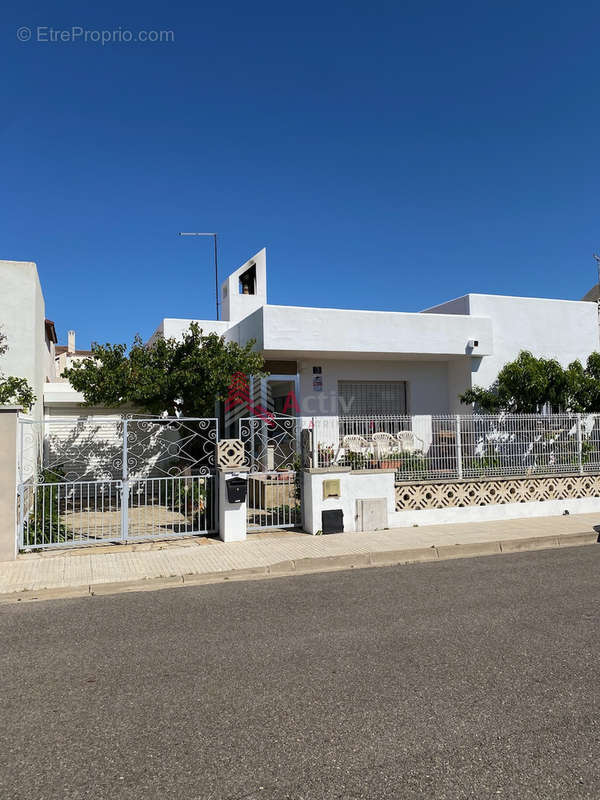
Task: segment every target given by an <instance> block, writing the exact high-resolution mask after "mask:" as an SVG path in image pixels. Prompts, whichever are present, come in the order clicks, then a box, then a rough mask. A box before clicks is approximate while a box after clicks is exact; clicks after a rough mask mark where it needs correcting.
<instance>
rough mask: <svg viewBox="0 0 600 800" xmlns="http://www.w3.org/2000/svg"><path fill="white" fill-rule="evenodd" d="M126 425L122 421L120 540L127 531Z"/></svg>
mask: <svg viewBox="0 0 600 800" xmlns="http://www.w3.org/2000/svg"><path fill="white" fill-rule="evenodd" d="M127 423H128V420H127V418H125V419H124V420H123V471H122V483H121V539H127V534H128V530H129V470H128V468H127Z"/></svg>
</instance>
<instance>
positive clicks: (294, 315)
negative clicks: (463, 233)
mask: <svg viewBox="0 0 600 800" xmlns="http://www.w3.org/2000/svg"><path fill="white" fill-rule="evenodd" d="M263 326H264V349H265V350H266V351H274V352H278V351H288V352H293V351H295V352H297V353H298V354H302V353H307V354H308V353H322V354H323V355H325V354H330V356H335V355H343V354H345V353H368V354H388V353H389V354H413V355H414V354H416V355H433V356H443V355H465V354H466V352H467V342H468V341H469V339H477V340H478V341H479V346H478V349H477V353H478V354H479V355H483V354H486V353H490V352H492V346H493V342H492V325H491V321H490V320H489V319H487V318H485V317H483V318H478V317H475V316H461V315H456V314H452V313H450V314H446V315H444V314H438V315H436V316H433V315H432V314H408V313H404V312H391V311H390V312H388V311H348V310H340V309H335V308H300V307H296V306H271V305H268V306H265V307H264V309H263Z"/></svg>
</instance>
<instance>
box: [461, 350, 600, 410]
mask: <svg viewBox="0 0 600 800" xmlns="http://www.w3.org/2000/svg"><path fill="white" fill-rule="evenodd" d="M460 401H461V402H462V403H465V404H470V403H474V404H475V405H476V407H477V408H478V409H480V410H482V411H487V412H489V413H497V412H498V411H508V412H512V413H514V414H536V413H539V412H540V411H541V410H542V408H543V407H544V406H549V407H550V408H551V409H552V411H554V412H558V411H573V412H593V411H600V353H592V354H591V355H590V357H589V358H588V360H587V364H586V367H585V368H584V367H583V366H582V365H581V362H579V361H573V363H571V364H569V366H568V367H567V368H566V369H564V368H563V367H562V366H561V365H560V364H559V363H558V361H556V360H555V359H553V358H536V357H535V356H533V355H532V354H531V353H529V352H528V351H526V350H522V351H521V352H520V353H519V355H518V357H517V358H516V359H515V360H514V361H511V362H509V363H508V364H505V365H504V367H502V369H501V370H500V372H499V373H498V378H497V379H496V381H495V382H494V383H493V384H492V386H490V387H489V388H487V389H484V388H482V387H480V386H474V387H473V388H472V389H468V390H467V391H466V392H465V393H464V394H462V395H460Z"/></svg>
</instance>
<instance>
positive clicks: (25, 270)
mask: <svg viewBox="0 0 600 800" xmlns="http://www.w3.org/2000/svg"><path fill="white" fill-rule="evenodd" d="M0 328H1V329H2V331H3V332H4V333H5V334H6V344H7V345H8V351H7V353H6V354H5V355H4V356H2V357H1V358H0V371H2V372H3V373H4V374H5V375H14V376H16V377H19V378H27V380H28V381H29V383H30V385H31V387H32V388H33V391H34V393H35V396H36V402H35V404H34V406H33V408H32V409H31V414H32V416H34V417H36V418H38V419H41V418H42V416H43V413H44V406H43V397H44V386H45V384H46V383H47V382H48V381H52V380H54V378H55V364H54V358H55V346H56V341H57V339H56V331H55V329H54V323H53V322H52V320H49V319H46V310H45V304H44V295H43V293H42V288H41V286H40V280H39V277H38V273H37V268H36V265H35V264H34V263H33V262H32V261H0Z"/></svg>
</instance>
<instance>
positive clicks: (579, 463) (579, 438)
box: [577, 414, 583, 475]
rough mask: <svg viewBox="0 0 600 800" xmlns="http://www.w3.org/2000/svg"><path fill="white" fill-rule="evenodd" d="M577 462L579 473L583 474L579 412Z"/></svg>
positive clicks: (579, 416) (579, 415) (578, 418)
mask: <svg viewBox="0 0 600 800" xmlns="http://www.w3.org/2000/svg"><path fill="white" fill-rule="evenodd" d="M577 463H578V465H579V474H580V475H583V443H582V439H581V414H577Z"/></svg>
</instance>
